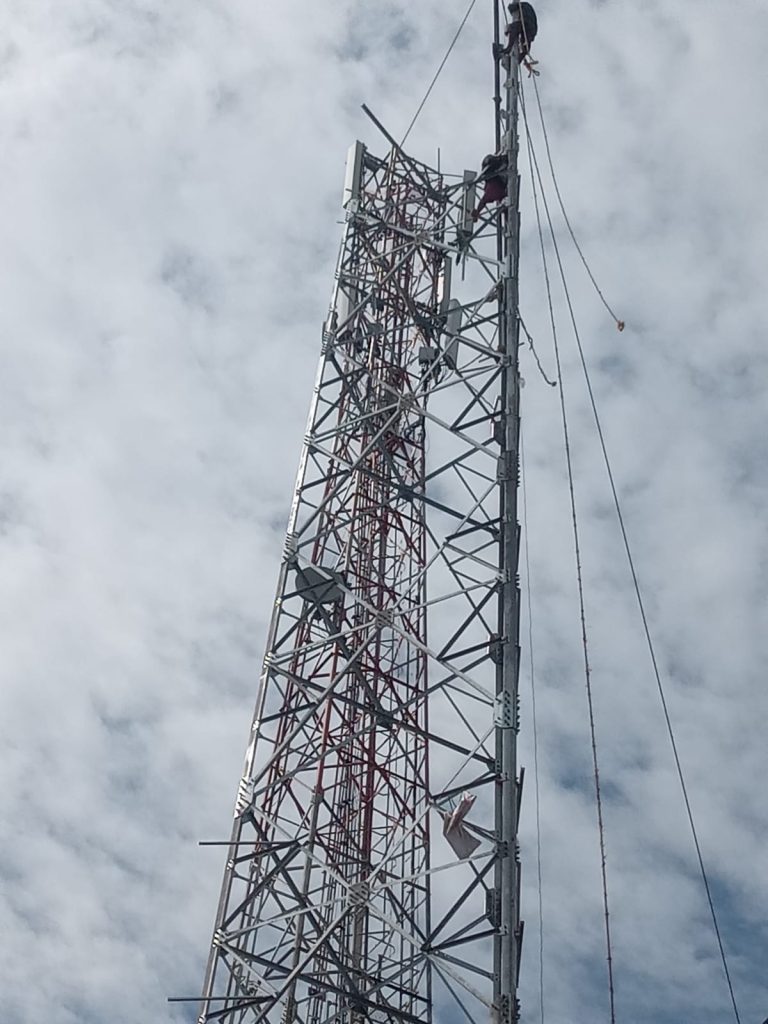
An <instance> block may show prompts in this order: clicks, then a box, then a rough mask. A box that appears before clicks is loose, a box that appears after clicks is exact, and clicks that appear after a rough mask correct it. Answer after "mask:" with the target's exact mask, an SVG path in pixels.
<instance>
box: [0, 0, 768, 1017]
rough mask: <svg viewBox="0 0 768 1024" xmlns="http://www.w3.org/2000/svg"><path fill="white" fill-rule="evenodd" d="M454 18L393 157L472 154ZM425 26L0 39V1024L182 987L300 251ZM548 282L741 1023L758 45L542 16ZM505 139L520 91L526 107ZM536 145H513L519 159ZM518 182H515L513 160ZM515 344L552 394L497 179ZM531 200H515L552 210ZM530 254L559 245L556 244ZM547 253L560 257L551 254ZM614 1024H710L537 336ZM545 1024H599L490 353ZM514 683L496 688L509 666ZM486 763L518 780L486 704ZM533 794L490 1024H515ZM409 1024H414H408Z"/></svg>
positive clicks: (550, 670)
mask: <svg viewBox="0 0 768 1024" xmlns="http://www.w3.org/2000/svg"><path fill="white" fill-rule="evenodd" d="M491 6H492V5H491V2H490V0H478V2H477V4H476V7H475V10H474V12H473V14H472V16H471V18H470V21H469V22H468V24H467V27H466V29H465V31H464V33H463V35H462V37H461V39H460V41H459V43H458V45H457V47H456V49H455V51H454V53H453V54H452V56H451V58H450V60H449V62H448V64H447V66H446V68H445V70H444V72H443V74H442V76H441V78H440V81H439V83H438V86H437V87H436V89H435V91H434V93H433V94H432V96H431V98H430V100H429V102H428V104H427V106H426V108H425V110H424V112H423V114H422V115H421V117H420V119H419V121H418V123H417V125H416V128H415V129H414V131H413V132H412V134H411V137H410V139H409V147H410V148H411V150H412V152H413V153H414V155H416V156H418V157H421V158H422V159H425V160H428V161H433V160H435V159H436V153H437V149H438V147H439V148H440V152H441V162H442V166H443V167H445V168H448V169H450V170H455V171H459V172H460V171H461V170H462V169H463V168H464V167H465V166H466V167H470V166H476V165H477V164H479V160H480V158H481V157H482V155H483V154H484V153H485V152H487V151H488V150H489V149H491V148H492V105H491V93H492V63H491V60H490V25H491V20H490V8H491ZM465 9H466V3H465V0H412V2H409V0H381V2H378V3H375V2H371V3H368V4H363V3H361V2H359V0H358V2H353V0H332V2H329V0H326V2H324V3H322V2H316V0H315V2H309V0H295V2H294V0H284V2H281V3H272V4H265V3H258V2H254V0H226V2H225V0H199V2H195V0H163V2H162V3H160V2H158V0H66V2H61V0H6V3H5V5H4V6H3V10H2V12H0V133H2V139H1V145H0V232H1V235H0V237H1V238H2V245H0V545H2V547H1V549H0V551H1V561H0V602H2V612H1V614H0V624H1V628H2V641H1V644H0V650H2V657H1V658H0V672H1V673H2V677H1V678H0V751H1V753H0V835H1V836H2V847H0V948H1V949H2V956H0V1020H2V1022H3V1024H49V1022H55V1024H75V1022H77V1024H82V1022H87V1024H90V1022H94V1024H103V1022H106V1021H109V1022H110V1024H137V1022H139V1021H142V1022H143V1021H153V1022H157V1021H182V1020H188V1019H190V1018H191V1015H192V1011H191V1010H190V1009H189V1008H188V1009H187V1010H182V1009H178V1008H172V1007H169V1006H168V1005H167V1004H166V1002H165V1000H166V997H167V996H169V995H181V996H184V995H194V994H196V992H198V991H199V987H200V984H201V980H202V967H203V963H204V959H205V956H206V953H207V945H208V942H209V938H210V930H211V927H212V923H213V917H214V913H215V906H216V900H217V896H218V886H219V881H220V876H221V870H222V852H221V850H216V849H214V850H210V849H204V850H201V849H198V848H197V846H196V843H197V841H198V840H199V839H224V838H225V836H226V835H227V834H228V832H229V823H230V820H231V809H232V805H233V800H234V794H235V789H236V785H237V781H238V779H239V776H240V772H241V767H242V756H243V751H244V747H245V742H246V736H247V731H248V726H249V723H250V716H251V712H252V706H253V701H254V697H255V687H256V680H257V676H258V670H259V662H260V656H261V650H262V644H263V638H264V633H265V626H266V621H267V617H268V614H269V610H270V601H271V595H272V591H273V587H274V582H275V577H276V573H277V566H278V560H279V557H280V553H281V547H282V535H283V531H284V526H285V520H286V517H287V512H288V508H289V502H290V494H291V488H292V485H293V477H294V473H295V467H296V464H297V460H298V455H299V447H300V444H301V439H302V434H303V430H304V426H305V420H306V410H307V406H308V402H309V397H310V390H311V384H312V380H313V377H314V373H315V367H316V361H317V357H318V354H319V342H320V325H321V323H322V320H323V318H324V315H325V312H326V309H327V304H328V299H329V296H330V290H331V285H332V275H333V263H334V259H335V255H336V249H337V246H338V242H339V239H340V233H341V228H340V224H339V222H340V219H341V210H340V198H341V185H342V181H343V173H344V157H345V153H346V149H347V146H348V145H349V143H350V142H351V141H352V140H353V139H354V138H356V137H359V138H362V139H363V140H364V141H366V142H367V143H368V144H369V145H370V146H371V148H372V149H374V151H378V152H381V151H382V146H381V139H380V137H379V136H378V135H377V133H376V130H375V129H374V128H373V127H372V126H371V125H370V123H369V122H368V121H367V120H366V119H365V118H364V116H363V115H362V114H361V112H360V109H359V108H360V104H361V103H362V102H366V103H368V104H369V106H371V107H372V108H373V110H374V111H375V113H376V114H377V115H378V116H379V117H380V118H381V119H382V120H383V121H384V123H385V124H386V125H387V126H388V127H389V128H390V130H391V131H392V132H393V133H394V134H395V135H400V134H402V133H403V131H404V130H405V128H406V126H407V124H408V123H409V121H410V119H411V117H412V115H413V113H414V112H415V108H416V106H417V104H418V100H419V99H420V97H421V95H423V92H424V89H425V87H426V85H427V83H428V82H429V80H430V79H431V77H432V74H433V72H434V69H435V68H436V66H437V64H438V63H439V60H440V59H441V57H442V55H443V53H444V52H445V49H446V47H447V45H448V43H449V41H450V39H451V38H452V36H453V33H454V32H455V29H456V27H457V25H458V23H459V21H460V19H461V17H462V16H463V14H464V11H465ZM538 9H539V11H538V13H539V24H540V30H539V38H538V39H537V41H536V46H535V51H536V56H537V57H538V59H539V60H540V65H539V67H540V70H541V77H540V79H539V86H540V90H541V95H542V100H543V103H544V108H545V114H546V117H547V120H548V125H549V131H550V139H551V143H552V147H553V154H554V158H555V162H556V167H557V169H558V171H559V183H560V187H561V190H562V192H563V195H564V197H565V199H566V203H567V205H568V209H569V213H570V216H571V220H572V222H573V224H574V227H575V228H576V230H577V232H578V234H579V236H580V239H581V241H582V243H583V246H584V248H585V250H586V252H587V254H588V257H589V258H590V260H591V263H592V266H593V269H594V271H595V273H596V275H597V276H598V279H599V281H600V283H601V286H602V287H603V289H604V291H605V292H606V294H607V296H608V297H609V299H610V301H611V302H612V303H613V305H614V306H615V307H616V309H617V311H618V312H619V314H620V315H621V316H622V317H623V319H625V320H626V322H627V330H626V331H625V332H624V333H623V334H619V333H618V332H616V330H615V328H614V327H613V325H612V323H611V321H610V318H609V317H608V316H607V314H606V313H605V311H604V310H603V309H602V307H601V306H600V304H599V301H598V300H597V298H596V296H595V295H594V293H593V292H592V291H591V289H590V285H589V282H588V281H587V280H586V278H585V276H584V273H583V270H582V268H581V267H580V264H579V263H578V260H576V259H572V258H571V255H569V256H568V261H567V264H568V272H569V278H570V280H571V285H572V293H573V297H574V302H575V306H576V311H577V316H578V318H579V324H580V327H581V330H582V335H583V339H584V344H585V348H586V351H587V357H588V359H589V363H590V366H591V369H592V372H593V383H594V386H595V390H596V395H597V399H598V402H599V405H600V409H601V413H602V416H603V422H604V428H605V432H606V439H607V443H608V447H609V450H610V454H611V456H612V459H613V466H614V472H615V475H616V480H617V484H618V486H619V489H620V492H621V495H622V497H623V500H624V509H625V514H626V519H627V526H628V530H629V533H630V536H631V539H632V541H633V544H634V548H635V555H636V560H637V565H638V570H639V575H640V578H641V582H642V585H643V587H644V590H645V594H646V597H647V605H648V611H649V616H650V620H651V625H652V629H653V631H654V635H655V638H656V640H657V644H658V653H659V658H660V665H661V669H662V673H663V676H664V680H665V682H666V685H667V688H668V698H669V703H670V709H671V712H672V715H673V718H674V721H675V724H676V727H677V732H678V739H679V745H680V752H681V756H682V758H683V762H684V765H685V768H686V771H687V777H688V784H689V789H690V796H691V801H692V804H693V808H694V812H695V814H696V817H697V822H698V825H699V829H700V835H701V841H702V846H703V851H704V855H705V858H706V860H707V863H708V865H709V867H710V870H711V876H712V881H713V891H714V895H715V898H716V901H717V905H718V907H719V909H720V912H721V922H722V930H723V938H724V942H725V945H726V948H727V950H728V953H729V955H730V959H731V966H732V972H733V977H734V984H735V988H736V994H737V998H738V1000H739V1003H740V1008H741V1011H742V1021H743V1022H744V1024H759V1022H760V1021H762V1020H763V1018H764V1017H765V1016H766V1015H768V980H767V979H768V854H767V853H766V843H767V841H768V793H767V792H766V780H767V779H768V753H767V748H766V742H765V722H766V715H767V713H768V696H766V685H765V666H766V664H767V663H768V621H767V616H766V599H767V598H768V543H767V540H766V529H765V508H766V505H767V503H768V450H767V446H766V426H765V424H766V421H767V420H768V391H767V385H768V359H767V358H766V330H767V324H768V312H766V303H767V299H766V284H765V273H766V264H767V260H766V256H767V255H768V214H767V213H766V209H767V208H766V203H765V199H764V192H765V182H766V180H768V119H766V114H765V111H766V109H767V105H766V104H767V100H768V81H767V80H766V73H765V40H766V38H768V7H766V6H765V5H764V4H763V3H760V2H759V0H730V2H729V3H728V4H727V5H726V4H723V3H722V2H718V3H715V2H714V0H695V2H694V0H678V2H677V3H666V4H662V3H659V2H656V0H641V2H635V3H630V2H629V0H604V2H596V0H594V2H587V0H549V2H545V0H542V2H541V3H540V4H539V5H538ZM526 88H527V90H528V98H529V102H530V103H531V104H533V96H532V93H531V92H530V85H529V83H526ZM538 139H539V136H538V135H536V141H537V146H539V148H540V143H539V141H538ZM540 156H542V157H543V152H541V153H540ZM523 170H524V173H523V187H522V193H523V218H524V230H523V251H522V257H523V271H522V275H521V277H522V280H521V284H522V290H521V308H522V311H523V316H524V317H525V319H526V322H527V324H528V327H529V328H530V329H531V331H532V332H533V334H534V336H535V337H536V340H537V343H538V348H539V352H540V355H541V358H542V361H543V363H544V364H545V366H546V367H547V368H548V369H550V371H551V369H552V366H553V356H552V347H551V340H550V339H549V337H548V333H547V317H546V311H545V306H544V304H543V292H542V286H541V270H540V266H539V262H538V255H537V248H536V246H537V241H536V236H535V220H534V218H533V214H532V205H531V199H530V186H529V182H528V175H527V170H526V169H525V165H523ZM550 192H551V188H550ZM557 223H558V225H559V227H561V222H560V220H559V218H558V220H557ZM563 239H564V242H563V245H564V251H566V242H565V236H564V234H563ZM561 330H562V346H563V356H564V361H565V383H566V394H567V400H568V403H569V413H570V416H571V421H572V422H571V429H572V442H573V447H574V459H575V467H576V472H577V479H576V488H577V501H578V504H579V513H580V518H581V522H582V528H583V557H584V567H585V576H586V586H587V616H588V622H589V626H590V640H591V653H592V662H593V670H594V686H595V700H596V714H597V726H598V732H599V739H600V746H601V756H602V759H603V765H602V768H603V778H604V784H605V792H606V798H607V806H606V824H607V844H608V870H609V883H610V886H611V897H612V910H613V926H614V939H615V949H614V956H615V966H616V982H617V1007H618V1020H619V1021H620V1022H621V1024H684V1022H691V1024H725V1022H728V1021H730V1020H733V1014H732V1011H731V1010H730V1008H729V1002H728V995H727V990H726V988H725V986H724V983H723V979H722V975H721V969H720V965H719V961H718V957H717V949H716V946H715V942H714V938H713V935H712V932H711V927H710V923H709V920H708V916H707V908H706V903H705V899H704V895H703V893H702V890H701V886H700V883H699V881H698V878H697V872H696V866H695V861H694V856H693V849H692V843H691V839H690V834H689V833H688V831H687V824H686V820H685V816H684V810H683V805H682V800H681V797H680V792H679V788H678V786H677V782H676V778H675V775H674V768H673V762H672V758H671V754H670V750H669V742H668V739H667V737H666V735H665V733H664V727H663V719H662V716H661V712H660V708H659V702H658V697H657V694H656V691H655V683H654V680H653V677H652V674H651V669H650V664H649V660H648V655H647V652H646V650H645V648H644V646H643V639H642V635H641V628H640V623H639V619H638V616H637V612H636V608H635V605H634V603H633V596H632V592H631V587H630V580H629V576H628V573H627V569H626V566H625V563H624V561H623V552H622V549H621V545H620V538H619V535H618V532H617V528H616V524H615V521H614V519H613V518H612V511H611V506H610V500H609V499H610V495H609V492H608V489H607V481H606V475H605V470H604V468H603V466H602V464H601V461H600V453H599V449H598V447H597V443H596V439H595V434H594V428H593V426H592V424H591V421H590V418H589V410H588V407H587V404H586V400H585V394H584V386H583V382H582V381H581V379H580V377H579V370H578V366H577V359H576V355H575V350H574V345H573V342H572V340H571V336H570V334H569V332H568V330H567V323H566V321H565V320H563V321H562V328H561ZM522 369H523V374H524V376H525V378H526V388H525V391H524V405H525V416H526V420H525V428H524V432H525V442H526V462H527V465H526V483H527V501H528V509H529V521H528V532H529V537H530V557H531V585H532V590H533V631H534V646H535V655H536V663H537V694H538V710H539V743H540V760H541V792H542V821H543V841H544V852H543V870H544V890H543V899H544V911H545V932H544V949H545V963H544V969H545V977H546V990H547V997H546V1000H547V1001H546V1021H547V1022H548V1024H592V1022H595V1024H599V1022H602V1021H607V1020H608V1017H607V1010H606V993H605V981H604V950H603V948H602V946H601V941H602V938H601V905H600V894H599V887H598V882H599V874H598V872H599V862H598V854H597V837H596V832H595V825H594V808H593V804H592V798H591V790H590V754H589V746H588V732H587V713H586V701H585V696H584V682H583V674H582V668H581V661H580V634H579V622H578V607H577V605H576V600H575V583H574V569H573V553H572V544H571V537H570V533H569V530H570V512H569V507H568V498H567V489H566V481H565V471H564V460H563V453H562V439H561V432H560V423H559V408H558V404H557V395H556V392H555V391H554V390H553V389H550V388H548V387H547V386H546V385H545V384H544V383H543V382H542V381H541V379H540V378H539V377H538V374H537V371H536V369H535V366H534V365H533V364H532V363H531V362H530V360H529V358H528V355H527V353H524V354H523V368H522ZM524 664H526V657H525V656H524ZM523 693H524V701H523V723H524V730H525V732H524V735H523V737H522V759H523V761H524V762H525V763H526V764H527V765H528V767H529V769H530V768H531V766H532V753H531V738H530V737H531V729H530V725H531V716H530V700H529V696H528V694H529V683H528V679H527V678H526V679H524V680H523ZM530 783H532V772H531V771H529V782H528V784H527V785H526V794H525V812H524V822H523V828H524V840H525V842H524V864H525V866H524V878H525V893H524V899H525V905H524V908H523V916H524V917H525V918H526V919H527V922H528V924H527V929H526V947H525V950H524V967H523V979H522V987H523V1005H524V1015H523V1020H524V1022H525V1024H535V1022H536V1021H537V1020H539V1007H538V961H537V955H538V938H537V927H538V923H537V911H536V892H535V867H534V864H535V842H534V830H533V806H534V804H533V786H532V785H531V784H530ZM444 1024H447V1022H444Z"/></svg>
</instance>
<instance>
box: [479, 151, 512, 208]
mask: <svg viewBox="0 0 768 1024" xmlns="http://www.w3.org/2000/svg"><path fill="white" fill-rule="evenodd" d="M480 180H481V181H483V180H484V181H485V188H484V189H483V194H482V197H481V199H480V202H479V203H478V204H477V209H476V210H473V211H472V220H478V219H479V217H480V214H481V213H482V212H483V210H484V209H485V207H486V206H488V204H489V203H500V202H501V201H502V199H504V198H506V195H507V157H506V155H505V154H504V153H489V154H488V155H487V156H484V157H483V162H482V165H481V170H480Z"/></svg>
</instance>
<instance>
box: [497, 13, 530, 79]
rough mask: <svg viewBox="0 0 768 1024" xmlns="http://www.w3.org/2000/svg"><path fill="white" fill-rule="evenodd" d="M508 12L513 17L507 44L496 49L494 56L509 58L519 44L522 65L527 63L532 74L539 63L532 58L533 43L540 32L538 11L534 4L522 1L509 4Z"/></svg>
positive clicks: (507, 33) (507, 30)
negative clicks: (535, 65) (537, 17)
mask: <svg viewBox="0 0 768 1024" xmlns="http://www.w3.org/2000/svg"><path fill="white" fill-rule="evenodd" d="M507 10H508V11H509V13H510V15H511V16H512V20H511V21H510V23H509V24H508V25H507V28H506V35H507V44H506V46H499V47H498V48H494V55H495V56H497V57H501V56H509V54H510V53H512V50H513V48H514V46H515V44H516V43H519V44H520V57H519V60H520V63H521V64H522V63H525V66H526V68H528V71H529V72H531V71H533V65H534V64H538V61H535V60H531V58H530V52H531V43H532V42H533V40H534V39H535V38H536V33H537V32H538V30H539V23H538V21H537V19H536V11H535V10H534V9H533V5H532V4H529V3H522V2H521V0H513V2H512V3H510V4H507Z"/></svg>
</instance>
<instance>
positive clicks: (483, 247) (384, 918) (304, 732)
mask: <svg viewBox="0 0 768 1024" xmlns="http://www.w3.org/2000/svg"><path fill="white" fill-rule="evenodd" d="M497 6H498V5H497ZM496 18H497V24H496V39H497V41H498V38H499V25H498V11H497V15H496ZM500 74H501V76H503V77H506V81H505V82H504V83H503V84H502V83H501V82H500ZM518 79H519V71H518V64H517V60H516V54H514V53H513V55H512V59H511V62H510V64H509V67H507V66H506V65H504V66H503V67H502V68H501V70H500V71H499V65H497V75H496V81H497V90H496V92H497V96H496V119H497V123H496V139H497V143H498V144H499V147H500V150H502V151H503V152H504V153H505V154H506V160H507V175H508V188H507V193H508V198H507V199H506V200H504V201H503V202H502V204H501V208H500V211H499V212H498V213H497V214H495V215H493V216H490V217H488V218H487V219H485V220H484V221H481V222H480V224H479V225H476V224H475V223H473V221H472V219H471V217H470V213H471V211H472V209H473V207H474V205H475V187H476V177H477V176H476V174H475V173H473V172H466V173H465V175H464V178H463V180H460V181H459V182H458V183H457V182H455V180H448V179H446V178H445V177H444V175H443V174H442V173H441V172H440V171H439V170H435V169H433V168H431V167H428V166H427V165H425V164H423V163H421V162H419V161H417V160H415V159H413V158H411V157H410V156H408V155H407V154H406V153H405V152H404V151H403V149H402V148H401V147H400V146H398V145H397V144H395V143H394V140H392V139H390V142H391V143H392V147H391V149H390V151H389V153H388V155H386V156H384V157H383V158H379V157H377V156H374V155H373V154H372V153H371V152H369V150H368V149H367V148H366V147H365V146H364V145H362V144H361V143H360V142H358V143H356V144H355V145H354V146H353V147H352V149H351V151H350V155H349V158H348V164H347V173H346V182H345V187H344V208H345V210H346V223H345V227H344V233H343V240H342V243H341V250H340V254H339V259H338V265H337V270H336V280H335V287H334V291H333V297H332V301H331V306H330V311H329V314H328V317H327V319H326V321H325V324H324V327H323V333H322V351H321V356H320V365H319V369H318V373H317V379H316V383H315V387H314V393H313V396H312V402H311V408H310V413H309V422H308V426H307V432H306V436H305V439H304V445H303V449H302V453H301V460H300V466H299V472H298V478H297V482H296V488H295V492H294V497H293V503H292V507H291V512H290V518H289V523H288V531H287V537H286V542H285V550H284V554H283V559H282V564H281V568H280V574H279V580H278V585H277V594H276V598H275V603H274V609H273V613H272V618H271V624H270V627H269V632H268V637H267V644H266V654H265V658H264V664H263V670H262V673H261V677H260V683H259V689H258V697H257V702H256V710H255V715H254V719H253V725H252V729H251V736H250V743H249V746H248V751H247V755H246V760H245V768H244V772H243V776H242V780H241V782H240V787H239V792H238V797H237V802H236V807H235V816H234V825H233V829H232V836H231V841H230V842H229V844H228V845H229V849H228V855H227V856H228V859H227V863H226V868H225V874H224V881H223V885H222V890H221V896H220V901H219V906H218V912H217V917H216V924H215V931H214V936H213V941H212V945H211V951H210V956H209V960H208V966H207V970H206V975H205V981H204V986H203V993H202V998H201V1001H200V1010H199V1017H198V1020H199V1022H200V1024H209V1022H213V1021H218V1022H225V1024H235V1022H237V1024H261V1022H264V1024H294V1022H296V1024H331V1022H347V1024H362V1022H363V1021H369V1022H371V1024H379V1022H380V1024H385V1022H387V1024H398V1022H402V1024H407V1022H412V1024H429V1022H431V1021H441V1020H442V1021H447V1020H459V1019H463V1020H467V1021H470V1022H474V1021H478V1022H483V1024H487V1021H488V1020H489V1017H490V1019H491V1020H493V1021H497V1022H498V1024H514V1022H515V1021H517V1020H518V1004H517V978H518V969H519V960H520V946H521V941H522V924H521V921H520V916H519V891H520V866H519V858H518V843H517V826H518V816H519V804H520V791H521V782H522V779H521V776H520V775H519V774H518V768H517V759H516V739H517V728H518V708H517V704H518V671H519V642H518V641H519V588H518V580H517V568H518V551H519V528H518V524H517V486H518V438H519V385H520V381H519V373H518V343H519V339H518V334H519V329H518V295H517V291H518V285H517V265H518V236H519V216H518V202H517V197H518V193H519V187H518V174H517V155H518V136H517V90H518Z"/></svg>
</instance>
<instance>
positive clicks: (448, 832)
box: [441, 793, 480, 860]
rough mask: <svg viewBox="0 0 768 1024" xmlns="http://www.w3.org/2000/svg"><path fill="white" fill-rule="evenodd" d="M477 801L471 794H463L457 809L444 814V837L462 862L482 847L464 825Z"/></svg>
mask: <svg viewBox="0 0 768 1024" xmlns="http://www.w3.org/2000/svg"><path fill="white" fill-rule="evenodd" d="M476 799H477V797H476V796H473V795H472V794H471V793H463V794H462V797H461V800H459V802H458V804H457V805H456V807H455V808H454V809H453V810H452V811H448V812H447V813H444V814H443V835H444V836H445V838H446V839H447V840H448V844H449V845H450V847H451V849H452V850H453V852H454V853H455V854H456V856H457V857H458V858H459V859H460V860H464V858H465V857H471V856H472V854H473V853H474V852H475V850H476V849H477V848H478V846H479V845H480V840H479V839H475V837H474V836H473V835H472V834H471V833H470V832H469V831H468V830H467V828H466V827H465V825H464V819H465V818H466V816H467V815H468V814H469V812H470V810H471V809H472V804H473V803H474V802H475V800H476ZM441 813H442V812H441Z"/></svg>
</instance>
